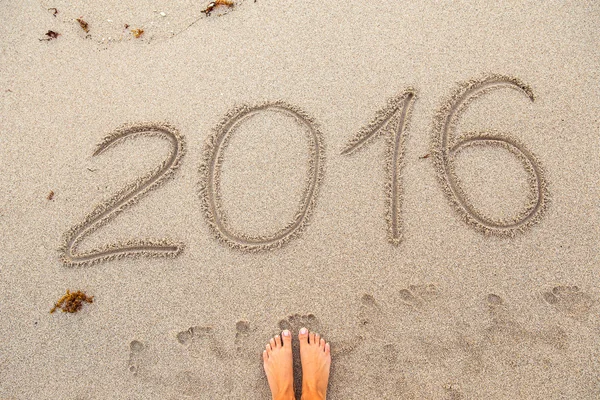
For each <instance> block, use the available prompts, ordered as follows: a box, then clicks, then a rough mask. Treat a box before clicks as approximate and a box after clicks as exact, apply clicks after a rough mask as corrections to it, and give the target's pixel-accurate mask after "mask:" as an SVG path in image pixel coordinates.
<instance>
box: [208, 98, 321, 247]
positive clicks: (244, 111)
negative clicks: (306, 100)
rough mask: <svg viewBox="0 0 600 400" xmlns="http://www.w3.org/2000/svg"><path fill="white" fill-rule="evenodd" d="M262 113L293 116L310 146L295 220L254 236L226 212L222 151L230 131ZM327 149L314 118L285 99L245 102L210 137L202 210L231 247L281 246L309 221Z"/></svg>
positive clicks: (215, 232)
mask: <svg viewBox="0 0 600 400" xmlns="http://www.w3.org/2000/svg"><path fill="white" fill-rule="evenodd" d="M261 112H276V113H280V114H283V115H285V116H288V117H291V118H292V119H294V121H296V122H297V123H298V124H300V125H301V126H303V127H304V128H305V132H306V134H307V137H308V140H309V142H310V147H311V151H310V153H311V157H310V159H309V165H308V176H307V181H306V186H305V187H304V190H303V193H302V200H301V201H300V206H299V208H298V211H297V212H296V214H295V217H294V219H293V220H292V221H291V222H289V223H288V224H287V225H286V226H285V227H283V228H282V229H280V230H278V231H277V232H275V233H273V234H272V235H268V236H252V235H248V234H245V233H242V232H236V231H235V230H234V229H233V228H232V227H231V225H230V223H229V221H228V220H227V216H226V215H225V213H224V211H223V206H222V200H221V198H222V197H221V188H220V175H221V167H222V164H223V159H224V158H223V157H224V156H223V153H224V151H225V149H226V148H227V144H228V142H229V139H230V137H231V134H232V133H233V132H235V130H236V129H237V128H238V127H239V126H240V125H241V124H243V123H244V122H245V121H248V120H249V119H250V118H252V117H254V116H256V115H257V114H258V113H261ZM324 162H325V151H324V146H323V135H322V133H321V132H320V131H319V128H318V127H317V126H316V124H315V122H314V120H313V119H312V118H311V117H309V116H308V115H307V114H306V113H305V112H304V111H302V110H300V109H298V108H297V107H295V106H293V105H290V104H287V103H284V102H282V101H275V102H268V103H263V104H259V105H255V106H248V105H243V106H240V107H236V108H234V109H233V110H231V111H230V112H228V113H227V114H226V116H225V118H224V119H223V120H221V122H220V123H219V124H218V125H217V127H216V128H215V129H214V132H213V134H212V135H211V136H210V137H209V138H208V140H207V142H206V147H205V150H204V160H203V163H202V164H201V165H200V190H199V195H200V199H201V201H202V209H203V210H204V214H205V216H206V219H207V220H208V224H209V226H210V228H211V230H212V231H213V233H214V235H215V237H216V238H217V239H219V240H220V241H221V242H224V243H226V244H228V245H229V246H231V247H232V248H236V249H241V250H245V251H253V252H256V251H261V250H269V249H273V248H278V247H281V246H283V245H284V244H286V243H287V242H288V241H290V240H291V239H292V238H294V237H296V236H298V235H299V234H300V233H301V232H302V231H303V230H304V228H305V227H306V225H307V224H308V221H309V219H310V216H311V214H312V211H313V209H314V206H315V204H316V199H317V194H318V191H319V186H320V183H321V180H322V179H323V166H324Z"/></svg>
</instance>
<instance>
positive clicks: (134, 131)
mask: <svg viewBox="0 0 600 400" xmlns="http://www.w3.org/2000/svg"><path fill="white" fill-rule="evenodd" d="M139 136H151V137H160V138H161V139H166V140H167V141H168V143H169V146H170V150H169V155H168V156H167V158H166V159H165V160H164V161H163V162H162V163H161V164H160V165H159V166H157V167H156V168H155V169H154V170H153V171H151V172H149V173H147V174H145V175H144V176H142V177H140V178H138V179H136V180H135V181H133V182H131V183H129V184H127V185H126V186H125V187H124V188H122V189H120V190H119V191H118V192H117V193H116V194H114V195H113V196H112V197H110V198H109V199H108V200H106V201H104V202H102V203H100V204H99V205H97V206H96V207H95V208H94V209H93V210H92V212H90V213H89V214H88V215H87V216H86V217H85V219H84V220H83V221H82V222H81V223H79V224H77V225H75V226H74V227H73V228H71V229H70V230H69V231H67V233H66V234H65V236H64V239H63V245H62V247H61V248H60V252H61V260H62V262H63V263H64V264H65V265H89V264H94V263H97V262H101V261H108V260H113V259H118V258H123V257H137V256H151V257H175V256H177V255H178V254H179V253H180V252H181V251H182V250H183V244H182V243H178V242H174V241H172V240H170V239H160V240H151V239H141V240H140V239H131V240H128V241H125V242H118V243H113V244H109V245H106V246H103V247H100V248H96V249H92V250H90V251H87V252H82V253H79V252H77V247H78V246H79V245H80V243H81V241H82V240H83V239H84V238H85V237H86V236H88V235H89V234H91V233H92V232H94V231H95V230H97V229H98V228H100V227H101V226H103V225H104V224H106V223H108V222H109V221H111V220H112V219H113V218H115V217H116V216H117V215H119V214H120V213H121V212H123V211H124V210H125V209H126V208H127V207H130V206H132V205H133V204H135V203H136V202H137V201H138V200H139V199H140V198H141V197H142V196H144V195H145V194H147V193H148V192H150V191H151V190H154V189H156V188H158V187H159V186H160V185H162V184H163V183H164V182H166V180H167V179H168V178H170V177H172V176H173V174H174V173H175V171H176V169H177V168H178V167H179V164H180V161H181V158H182V157H183V155H184V154H185V141H184V139H183V137H182V136H181V135H180V134H179V132H178V131H177V129H175V128H174V127H173V126H171V125H169V124H166V123H162V122H155V123H141V124H129V125H124V126H122V127H121V128H119V129H117V130H115V131H114V132H113V133H111V134H109V135H108V136H107V137H105V138H104V139H103V140H102V142H101V143H99V144H98V146H97V148H96V151H95V152H94V154H93V156H97V155H100V154H102V153H103V152H105V151H106V150H107V149H109V148H110V147H113V146H115V145H117V144H118V143H122V142H123V141H124V140H131V139H134V138H136V137H139Z"/></svg>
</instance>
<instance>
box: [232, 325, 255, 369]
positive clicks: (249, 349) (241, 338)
mask: <svg viewBox="0 0 600 400" xmlns="http://www.w3.org/2000/svg"><path fill="white" fill-rule="evenodd" d="M252 332H253V329H252V328H251V327H250V323H249V322H248V321H244V320H240V321H238V322H236V324H235V340H234V344H235V351H236V354H237V355H238V356H239V357H245V358H248V359H251V360H255V358H256V354H257V352H258V351H257V349H256V348H255V345H256V343H252V342H251V341H250V334H251V333H252ZM258 353H260V352H258Z"/></svg>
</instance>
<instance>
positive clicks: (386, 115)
mask: <svg viewBox="0 0 600 400" xmlns="http://www.w3.org/2000/svg"><path fill="white" fill-rule="evenodd" d="M415 99H416V90H415V89H413V88H407V89H406V90H405V91H404V92H402V93H400V94H399V95H397V96H395V97H392V98H391V99H389V100H388V102H387V105H386V106H385V107H384V108H382V109H381V110H379V111H378V112H377V113H376V115H375V118H374V119H373V120H372V121H371V122H370V123H369V124H368V125H366V126H364V127H363V128H362V129H361V130H360V131H359V132H358V134H357V135H356V136H354V137H353V138H352V139H351V140H350V142H349V143H348V144H347V145H346V147H345V148H344V150H342V154H352V153H354V152H355V151H356V150H357V149H360V148H364V147H365V146H366V145H367V144H369V143H370V142H372V141H373V140H375V138H377V137H379V136H381V135H387V137H386V155H385V171H386V181H385V193H386V197H385V199H386V200H385V210H386V211H385V212H386V215H385V219H386V222H387V232H388V235H387V236H388V241H389V242H390V243H392V244H394V245H398V244H400V242H401V241H402V212H401V209H402V200H403V196H402V189H401V188H402V179H401V176H402V175H401V173H402V167H403V166H404V151H405V149H406V136H407V135H406V133H405V132H408V128H409V123H410V117H411V113H412V108H413V104H414V102H415Z"/></svg>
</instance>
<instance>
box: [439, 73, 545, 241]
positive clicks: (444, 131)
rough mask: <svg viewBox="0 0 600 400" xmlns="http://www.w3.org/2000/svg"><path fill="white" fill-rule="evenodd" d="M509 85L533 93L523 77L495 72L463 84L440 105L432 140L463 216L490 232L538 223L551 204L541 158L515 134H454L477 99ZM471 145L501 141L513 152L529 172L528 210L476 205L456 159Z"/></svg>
mask: <svg viewBox="0 0 600 400" xmlns="http://www.w3.org/2000/svg"><path fill="white" fill-rule="evenodd" d="M501 88H509V89H514V90H517V91H519V92H521V93H524V94H525V95H526V96H527V97H528V98H529V99H530V100H531V101H534V95H533V91H532V90H531V88H530V87H529V86H527V85H525V84H524V83H523V82H521V81H520V80H519V79H517V78H514V77H509V76H504V75H497V74H490V75H486V76H484V77H482V78H480V79H474V80H471V81H468V82H466V83H464V84H461V85H460V86H459V88H458V90H456V92H455V93H454V94H453V95H452V96H451V97H450V98H449V99H448V101H447V102H446V103H445V104H444V105H443V106H442V107H441V109H440V110H439V112H438V113H437V115H436V118H435V120H434V135H433V142H432V153H433V156H434V157H433V160H434V164H435V167H436V170H437V174H438V180H439V182H440V183H441V185H442V188H443V190H444V193H445V194H446V196H447V197H448V199H449V200H450V201H451V203H452V204H453V205H454V208H455V209H456V211H457V212H458V213H459V214H460V215H461V216H462V217H463V219H464V220H465V221H466V222H467V223H468V224H470V225H471V226H474V227H475V228H476V229H478V230H480V231H482V232H483V233H485V234H495V235H499V236H514V235H515V234H516V233H519V232H523V231H525V230H526V229H527V228H529V227H530V226H531V225H533V224H535V223H537V222H539V220H540V219H541V218H542V216H543V215H544V214H545V211H546V208H547V207H548V204H549V193H548V183H547V180H546V177H545V171H544V169H543V167H542V166H541V163H540V162H539V160H538V159H537V157H536V156H535V155H534V154H533V153H532V152H531V151H529V150H528V149H527V147H526V146H525V145H524V144H522V143H521V142H520V141H519V140H517V139H516V138H514V137H512V136H511V135H508V134H505V133H501V132H496V131H490V132H481V133H469V134H467V135H462V136H458V137H455V136H454V135H453V132H454V131H455V130H456V126H457V123H458V119H459V117H460V115H462V113H463V112H464V111H465V110H466V109H467V107H468V105H469V104H470V103H471V102H472V101H474V100H475V99H477V98H479V97H481V96H483V95H484V94H487V93H489V92H491V91H493V90H497V89H501ZM470 146H496V147H500V148H504V149H505V150H507V151H509V152H511V153H512V154H514V155H515V156H516V157H517V159H518V160H519V161H520V162H521V164H522V165H523V167H524V168H525V170H526V172H527V173H528V184H529V187H530V193H533V195H529V201H528V204H527V205H526V207H525V209H523V210H522V211H520V212H519V213H518V215H517V216H516V217H515V218H513V219H511V220H500V219H493V218H490V217H487V216H485V215H483V214H481V213H480V212H478V211H477V210H476V209H475V207H474V206H473V204H472V202H471V200H470V199H469V197H468V195H467V193H465V191H464V190H463V189H462V186H461V185H460V182H459V179H458V177H457V176H456V174H455V172H454V164H453V163H454V159H455V157H456V155H457V154H458V153H459V152H460V151H462V150H463V149H465V148H467V147H470Z"/></svg>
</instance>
